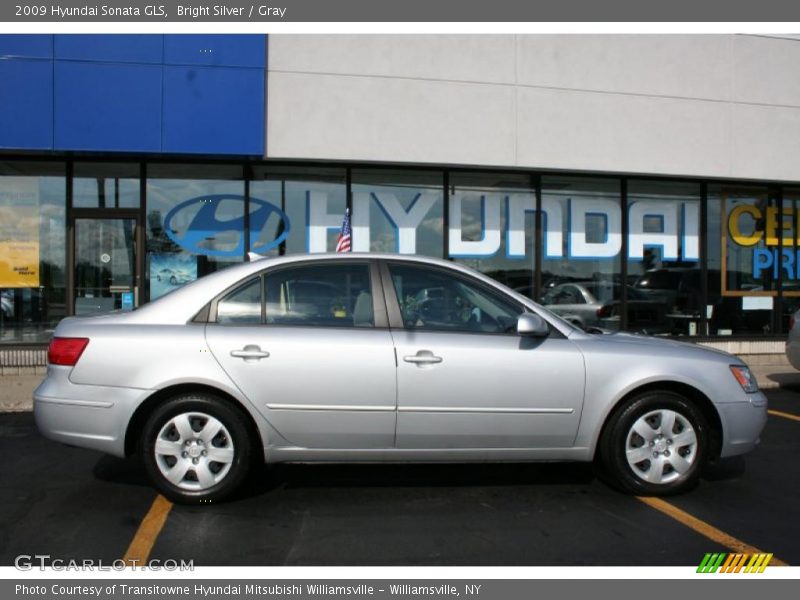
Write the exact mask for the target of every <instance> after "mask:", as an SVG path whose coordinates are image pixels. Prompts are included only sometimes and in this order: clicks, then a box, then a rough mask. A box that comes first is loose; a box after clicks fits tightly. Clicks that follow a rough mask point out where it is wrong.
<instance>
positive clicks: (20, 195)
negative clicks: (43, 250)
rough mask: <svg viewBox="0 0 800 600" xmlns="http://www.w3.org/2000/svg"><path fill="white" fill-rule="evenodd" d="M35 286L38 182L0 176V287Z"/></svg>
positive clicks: (37, 275) (37, 270) (37, 281)
mask: <svg viewBox="0 0 800 600" xmlns="http://www.w3.org/2000/svg"><path fill="white" fill-rule="evenodd" d="M33 287H39V186H38V182H37V181H36V180H35V179H32V178H28V177H3V178H2V179H0V288H33Z"/></svg>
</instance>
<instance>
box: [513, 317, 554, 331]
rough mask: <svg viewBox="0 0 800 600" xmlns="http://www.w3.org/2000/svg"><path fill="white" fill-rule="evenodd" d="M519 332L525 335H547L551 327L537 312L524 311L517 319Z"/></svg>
mask: <svg viewBox="0 0 800 600" xmlns="http://www.w3.org/2000/svg"><path fill="white" fill-rule="evenodd" d="M517 334H519V335H521V336H525V337H547V336H548V335H550V327H549V326H548V325H547V321H545V320H544V319H543V318H542V317H540V316H539V315H537V314H535V313H523V314H521V315H520V316H519V318H518V319H517Z"/></svg>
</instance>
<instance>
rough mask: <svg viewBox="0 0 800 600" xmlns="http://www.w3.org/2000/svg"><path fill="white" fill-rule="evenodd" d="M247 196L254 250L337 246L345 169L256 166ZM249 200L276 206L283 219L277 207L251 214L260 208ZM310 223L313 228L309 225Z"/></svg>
mask: <svg viewBox="0 0 800 600" xmlns="http://www.w3.org/2000/svg"><path fill="white" fill-rule="evenodd" d="M250 197H251V207H250V231H251V237H250V245H251V248H252V249H253V250H254V251H256V252H257V253H258V254H262V255H265V256H276V255H278V254H297V253H306V252H312V253H316V252H333V251H334V250H335V248H336V240H337V238H338V236H339V231H340V229H341V226H342V219H343V217H344V211H345V207H346V206H347V173H346V171H345V170H344V169H328V168H305V167H303V168H292V167H270V166H267V167H257V168H255V169H254V173H253V180H252V181H251V182H250ZM253 199H256V200H257V201H258V200H260V201H263V202H265V203H268V205H269V206H271V207H275V208H277V209H279V210H280V211H282V212H283V213H284V214H285V215H286V219H285V220H282V219H280V217H279V215H278V213H276V212H275V211H271V212H270V213H269V214H263V215H262V217H263V218H261V219H259V218H257V215H256V214H255V213H256V212H257V211H262V212H264V208H263V206H260V205H258V206H257V202H254V201H253ZM309 222H311V223H313V225H314V226H313V227H311V228H309V226H308V225H309ZM282 236H284V241H283V242H282V243H280V242H278V240H280V239H281V237H282ZM276 242H278V243H276Z"/></svg>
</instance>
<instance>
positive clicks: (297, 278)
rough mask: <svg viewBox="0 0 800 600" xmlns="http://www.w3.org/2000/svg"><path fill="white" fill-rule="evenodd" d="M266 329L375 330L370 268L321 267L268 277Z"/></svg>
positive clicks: (278, 272)
mask: <svg viewBox="0 0 800 600" xmlns="http://www.w3.org/2000/svg"><path fill="white" fill-rule="evenodd" d="M264 279H265V291H266V303H267V304H266V316H267V325H301V326H319V327H372V326H373V325H374V322H375V321H374V313H373V308H372V292H371V288H370V276H369V266H368V265H366V264H344V265H343V264H320V265H309V266H301V267H289V268H286V269H280V270H278V271H276V272H274V273H267V275H266V276H265V278H264Z"/></svg>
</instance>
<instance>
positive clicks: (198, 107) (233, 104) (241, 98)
mask: <svg viewBox="0 0 800 600" xmlns="http://www.w3.org/2000/svg"><path fill="white" fill-rule="evenodd" d="M263 99H264V72H263V71H262V70H260V69H238V68H220V67H170V66H168V67H165V69H164V137H163V151H164V152H187V153H193V154H195V153H203V154H206V153H207V154H263V151H264V103H263Z"/></svg>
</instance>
